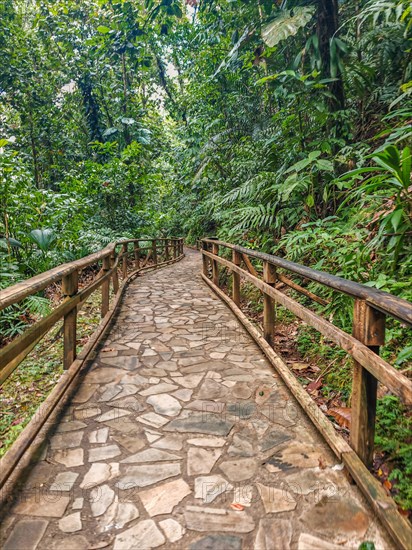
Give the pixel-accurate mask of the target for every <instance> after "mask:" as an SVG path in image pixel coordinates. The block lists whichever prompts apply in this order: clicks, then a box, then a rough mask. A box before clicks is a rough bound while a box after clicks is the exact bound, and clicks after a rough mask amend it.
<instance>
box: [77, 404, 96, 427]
mask: <svg viewBox="0 0 412 550" xmlns="http://www.w3.org/2000/svg"><path fill="white" fill-rule="evenodd" d="M101 412H102V411H101V409H99V407H88V408H82V409H76V411H75V412H74V416H75V418H77V419H78V420H87V419H88V418H93V416H97V415H98V414H100V413H101ZM86 425H87V424H86ZM86 425H85V426H86Z"/></svg>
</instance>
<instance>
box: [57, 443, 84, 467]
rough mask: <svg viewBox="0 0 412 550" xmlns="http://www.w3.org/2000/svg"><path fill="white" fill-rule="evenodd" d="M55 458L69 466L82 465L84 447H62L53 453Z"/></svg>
mask: <svg viewBox="0 0 412 550" xmlns="http://www.w3.org/2000/svg"><path fill="white" fill-rule="evenodd" d="M53 460H55V461H56V462H58V463H59V464H64V465H65V466H66V467H67V468H74V467H75V466H82V465H83V464H84V451H83V449H81V448H79V449H61V450H59V451H56V452H55V453H54V455H53Z"/></svg>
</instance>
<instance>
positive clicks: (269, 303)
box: [263, 262, 276, 345]
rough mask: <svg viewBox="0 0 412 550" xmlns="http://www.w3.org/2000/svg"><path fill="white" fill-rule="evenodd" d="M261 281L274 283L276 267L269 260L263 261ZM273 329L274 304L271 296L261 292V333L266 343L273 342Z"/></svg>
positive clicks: (269, 283) (271, 284) (272, 284)
mask: <svg viewBox="0 0 412 550" xmlns="http://www.w3.org/2000/svg"><path fill="white" fill-rule="evenodd" d="M263 281H264V282H265V283H267V284H268V285H270V286H274V284H275V283H276V269H275V267H274V266H273V265H272V264H270V263H269V262H263ZM274 329H275V304H274V301H273V300H272V298H271V297H270V296H269V295H268V294H266V292H264V293H263V335H264V338H265V340H266V342H268V344H270V345H272V344H273V331H274Z"/></svg>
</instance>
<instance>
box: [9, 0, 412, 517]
mask: <svg viewBox="0 0 412 550" xmlns="http://www.w3.org/2000/svg"><path fill="white" fill-rule="evenodd" d="M411 37H412V3H411V2H409V1H401V0H373V1H369V0H340V1H339V0H258V1H257V2H256V1H251V0H186V1H184V2H183V1H181V0H128V1H127V0H80V1H74V0H3V1H2V2H1V3H0V267H1V269H0V288H1V287H3V288H4V287H5V286H8V285H10V284H13V283H15V282H17V281H19V280H22V279H24V278H27V277H29V276H32V275H34V274H36V273H38V272H41V271H44V270H46V269H49V268H51V267H53V266H55V265H58V264H59V263H62V262H65V261H69V260H72V259H75V258H79V257H81V256H84V255H86V254H89V253H91V252H93V251H95V250H98V249H100V248H102V247H103V246H105V245H106V244H107V243H109V242H111V241H113V240H115V239H118V238H122V237H125V238H133V237H139V236H149V235H150V236H169V235H178V236H184V237H185V238H186V239H187V241H188V242H192V243H194V242H195V241H196V239H198V238H200V237H203V236H206V235H208V236H212V235H214V236H219V237H221V238H222V239H226V240H230V241H231V242H235V243H238V244H242V245H245V246H248V247H250V248H256V249H259V250H262V251H265V252H271V253H274V254H277V255H281V256H285V257H287V258H289V259H291V260H294V261H299V262H300V263H305V264H306V265H310V266H312V267H315V268H318V269H323V270H325V271H328V272H331V273H335V274H338V275H341V276H343V277H346V278H349V279H352V280H356V281H360V282H363V283H366V284H368V285H370V286H374V287H378V288H381V289H383V290H387V291H389V292H391V293H393V294H397V295H400V296H402V297H403V298H406V299H409V300H411V299H412V285H411V278H412V187H411V154H410V148H409V147H410V144H411V141H412V127H411V120H412V54H411V46H412V45H411ZM318 292H319V293H322V292H325V289H323V290H322V289H318ZM43 299H44V298H43ZM41 300H42V298H41V297H39V300H32V302H31V303H26V304H25V305H24V307H23V312H22V309H21V308H20V309H19V308H14V309H10V310H7V311H6V312H3V313H2V316H1V317H0V328H1V330H2V338H4V339H6V338H9V337H13V336H14V335H15V334H17V333H18V332H19V330H21V328H22V326H24V324H25V320H26V319H27V316H28V315H31V314H38V313H39V311H40V312H41V308H42V307H43V306H44V304H42V302H41ZM23 313H24V315H23ZM326 313H327V314H328V315H330V316H332V317H334V319H335V321H336V322H337V323H338V324H340V326H342V327H343V328H345V329H349V330H350V319H351V307H349V303H346V302H342V301H341V302H339V301H336V300H335V301H334V302H333V303H332V304H330V305H329V306H328V308H326ZM387 341H388V348H387V351H386V353H387V354H388V356H390V357H392V359H394V360H395V361H396V365H397V366H398V367H399V368H400V369H402V370H403V371H404V372H406V371H408V369H409V370H410V365H411V360H412V346H411V343H410V340H408V336H407V331H406V329H405V327H402V326H401V325H400V324H399V323H395V322H394V323H393V325H390V326H388V330H387ZM298 344H299V346H300V350H301V352H302V353H310V352H311V353H316V354H318V356H319V357H321V356H324V359H325V360H330V359H331V358H333V359H334V360H335V359H336V358H337V359H336V360H338V361H342V365H343V366H342V370H341V371H340V372H341V374H340V375H339V376H337V377H336V376H335V378H334V379H331V380H330V382H329V387H327V388H326V390H325V391H326V393H327V392H328V391H329V392H333V391H335V392H340V395H342V396H343V399H346V398H347V397H348V396H347V395H346V394H345V392H347V391H349V390H348V388H349V387H350V384H349V382H348V380H349V378H350V374H349V373H350V368H349V367H348V368H346V367H345V365H346V363H345V362H344V360H343V359H342V357H341V356H340V355H339V354H338V353H337V352H336V357H335V355H333V353H332V352H330V351H325V350H324V347H323V344H322V341H321V340H319V337H318V336H317V337H315V336H314V335H313V334H312V333H311V332H310V331H308V330H306V332H301V333H300V336H299V338H298ZM345 369H346V370H345ZM408 372H409V371H408ZM342 373H343V374H342ZM382 403H383V405H384V406H385V408H384V411H385V412H384V415H383V417H380V418H381V429H379V428H378V431H377V437H378V438H379V437H380V441H379V443H380V444H381V448H382V449H383V452H385V453H387V455H386V456H388V455H391V453H397V455H396V456H397V457H398V459H399V456H401V461H402V460H403V466H402V465H401V466H402V467H401V466H400V469H398V470H397V469H396V468H395V470H394V472H395V473H393V472H392V474H391V475H392V477H391V479H392V483H393V484H394V485H396V484H397V488H396V487H395V489H396V490H395V493H394V494H395V496H396V495H397V498H398V500H399V502H401V503H402V505H403V506H404V507H405V508H408V507H411V506H412V489H411V485H410V483H409V482H408V478H407V476H408V475H410V474H411V473H412V451H411V445H410V432H408V430H409V428H408V427H407V426H406V425H405V418H406V416H405V414H404V413H403V412H402V409H401V408H400V406H399V404H398V403H397V401H396V399H395V398H394V397H393V396H385V397H384V398H383V399H382ZM382 410H383V409H382ZM382 418H383V420H382ZM382 422H383V423H382ZM379 430H380V431H379ZM408 433H409V435H407V434H408ZM383 434H386V435H383ZM385 438H386V439H385ZM399 442H402V443H399ZM408 464H409V466H408ZM405 465H406V466H405Z"/></svg>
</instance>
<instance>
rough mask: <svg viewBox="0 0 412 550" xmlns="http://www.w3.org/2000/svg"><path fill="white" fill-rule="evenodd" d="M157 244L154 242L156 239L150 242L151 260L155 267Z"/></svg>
mask: <svg viewBox="0 0 412 550" xmlns="http://www.w3.org/2000/svg"><path fill="white" fill-rule="evenodd" d="M156 246H157V242H156V239H153V240H152V258H153V261H154V263H155V265H156V264H157V248H156Z"/></svg>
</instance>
